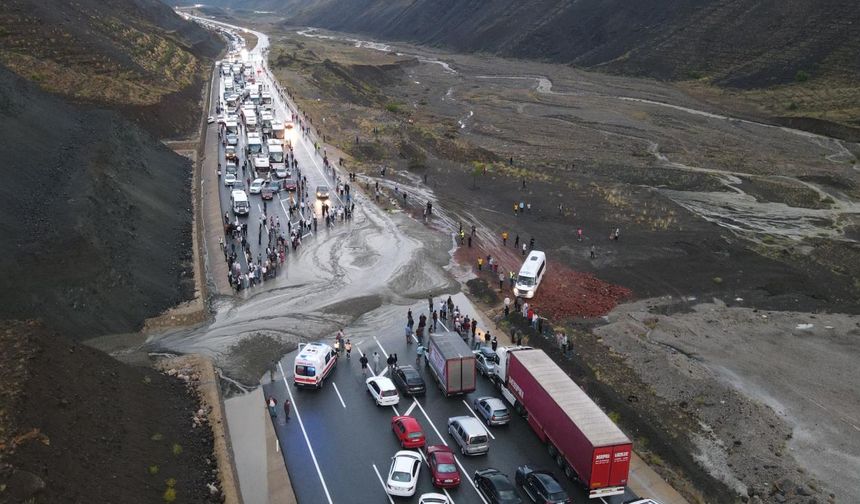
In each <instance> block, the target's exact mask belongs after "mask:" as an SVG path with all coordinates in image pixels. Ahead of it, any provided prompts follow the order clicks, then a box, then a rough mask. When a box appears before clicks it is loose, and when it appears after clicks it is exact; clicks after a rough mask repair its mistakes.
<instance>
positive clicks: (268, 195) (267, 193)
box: [260, 180, 281, 200]
mask: <svg viewBox="0 0 860 504" xmlns="http://www.w3.org/2000/svg"><path fill="white" fill-rule="evenodd" d="M280 190H281V183H280V182H278V181H277V180H270V181H268V182H266V184H265V185H264V186H263V190H262V191H260V196H261V197H262V198H263V199H264V200H270V199H272V198H274V197H275V194H277V193H278V192H280Z"/></svg>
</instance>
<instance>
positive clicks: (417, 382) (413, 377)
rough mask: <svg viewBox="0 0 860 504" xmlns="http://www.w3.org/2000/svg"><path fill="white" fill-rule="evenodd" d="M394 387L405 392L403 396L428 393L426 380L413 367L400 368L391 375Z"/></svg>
mask: <svg viewBox="0 0 860 504" xmlns="http://www.w3.org/2000/svg"><path fill="white" fill-rule="evenodd" d="M391 380H392V381H393V382H394V385H395V386H396V387H397V388H398V389H400V391H401V392H403V395H413V396H414V395H417V394H423V393H424V392H426V391H427V386H426V385H425V384H424V378H421V374H419V373H418V371H417V370H416V369H415V368H413V367H412V366H400V367H398V368H397V369H395V370H394V373H393V374H392V375H391Z"/></svg>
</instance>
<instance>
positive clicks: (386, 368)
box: [378, 366, 388, 376]
mask: <svg viewBox="0 0 860 504" xmlns="http://www.w3.org/2000/svg"><path fill="white" fill-rule="evenodd" d="M387 372H388V366H386V367H385V369H383V370H382V372H381V373H379V375H378V376H385V373H387Z"/></svg>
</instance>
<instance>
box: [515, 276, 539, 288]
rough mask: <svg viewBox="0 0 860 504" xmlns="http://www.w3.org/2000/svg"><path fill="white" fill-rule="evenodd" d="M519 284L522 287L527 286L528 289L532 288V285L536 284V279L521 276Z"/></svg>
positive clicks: (518, 280)
mask: <svg viewBox="0 0 860 504" xmlns="http://www.w3.org/2000/svg"><path fill="white" fill-rule="evenodd" d="M517 283H518V284H520V285H525V286H526V287H531V286H532V285H534V284H535V279H534V277H530V276H525V275H520V276H519V277H518V278H517Z"/></svg>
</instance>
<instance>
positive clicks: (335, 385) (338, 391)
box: [331, 382, 496, 439]
mask: <svg viewBox="0 0 860 504" xmlns="http://www.w3.org/2000/svg"><path fill="white" fill-rule="evenodd" d="M331 384H332V386H333V387H334V391H335V393H337V398H338V399H340V403H341V404H342V405H343V407H344V409H346V403H345V402H343V396H341V395H340V390H338V389H337V383H335V382H331ZM490 435H491V436H492V434H490ZM493 439H496V438H493Z"/></svg>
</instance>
